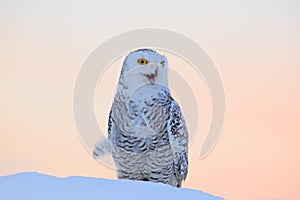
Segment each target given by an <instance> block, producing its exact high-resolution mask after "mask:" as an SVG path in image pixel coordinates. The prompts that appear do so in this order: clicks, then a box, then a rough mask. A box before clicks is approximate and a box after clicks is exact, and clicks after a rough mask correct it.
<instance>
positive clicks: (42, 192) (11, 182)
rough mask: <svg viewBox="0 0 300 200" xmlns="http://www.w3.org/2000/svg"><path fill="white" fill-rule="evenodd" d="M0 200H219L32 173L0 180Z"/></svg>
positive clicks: (137, 184) (154, 186)
mask: <svg viewBox="0 0 300 200" xmlns="http://www.w3.org/2000/svg"><path fill="white" fill-rule="evenodd" d="M0 199H1V200H21V199H22V200H27V199H28V200H47V199H51V200H60V199H63V200H68V199H70V200H77V199H82V200H91V199H99V200H100V199H103V200H111V199H114V200H118V199H126V200H127V199H128V200H136V199H139V200H153V199H155V200H160V199H165V200H167V199H172V200H176V199H180V200H186V199H187V200H193V199H197V200H221V199H223V198H220V197H215V196H212V195H210V194H207V193H204V192H201V191H197V190H191V189H185V188H175V187H172V186H169V185H165V184H161V183H151V182H142V181H130V180H107V179H101V178H89V177H79V176H72V177H67V178H58V177H54V176H49V175H45V174H39V173H34V172H25V173H19V174H15V175H9V176H2V177H0Z"/></svg>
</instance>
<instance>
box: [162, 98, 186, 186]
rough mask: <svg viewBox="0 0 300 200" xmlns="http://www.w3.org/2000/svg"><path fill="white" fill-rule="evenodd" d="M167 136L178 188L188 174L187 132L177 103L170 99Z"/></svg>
mask: <svg viewBox="0 0 300 200" xmlns="http://www.w3.org/2000/svg"><path fill="white" fill-rule="evenodd" d="M168 107H169V109H168V112H169V113H168V114H169V116H170V118H169V120H168V126H167V127H168V130H167V131H168V136H169V141H170V145H171V150H172V154H173V162H174V174H175V177H176V179H177V183H178V185H177V186H178V187H180V186H181V182H182V181H183V180H185V178H186V176H187V173H188V130H187V127H186V124H185V120H184V117H183V114H182V112H181V109H180V107H179V105H178V103H177V102H176V101H175V100H174V99H172V100H171V101H170V103H169V106H168Z"/></svg>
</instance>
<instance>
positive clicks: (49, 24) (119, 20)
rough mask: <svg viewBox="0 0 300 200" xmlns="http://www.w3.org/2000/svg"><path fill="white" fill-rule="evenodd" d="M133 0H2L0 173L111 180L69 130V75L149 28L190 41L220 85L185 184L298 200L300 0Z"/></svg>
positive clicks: (240, 195) (233, 195) (234, 195)
mask: <svg viewBox="0 0 300 200" xmlns="http://www.w3.org/2000/svg"><path fill="white" fill-rule="evenodd" d="M126 2H127V1H126ZM131 3H132V4H129V2H127V3H125V1H124V2H119V3H117V2H106V4H102V3H99V2H98V3H97V2H95V1H86V2H85V3H80V2H79V1H78V2H77V1H74V2H73V3H72V5H70V4H69V3H67V1H66V2H64V1H61V2H58V1H57V2H56V1H43V2H36V1H33V0H30V1H26V3H25V2H23V1H20V0H16V1H2V2H1V3H0V25H1V26H0V27H1V31H0V40H1V41H0V44H1V45H0V66H1V67H0V91H1V93H0V94H1V96H0V97H1V100H0V102H1V103H0V124H1V126H0V137H1V138H0V175H7V174H12V173H16V172H22V171H38V172H42V173H47V174H51V175H56V176H63V177H65V176H71V175H81V176H93V177H102V178H110V179H115V178H116V174H115V172H114V171H113V170H110V169H108V168H106V167H104V166H102V165H100V164H99V163H98V162H97V161H95V160H93V158H92V157H91V156H90V155H89V154H88V152H87V151H86V150H85V149H84V147H83V146H82V145H81V143H80V140H79V138H78V136H77V133H76V130H75V124H74V120H73V111H72V94H73V88H74V83H75V80H76V76H77V74H78V72H79V69H80V66H81V64H82V63H83V61H84V60H85V59H86V57H87V56H88V55H89V53H90V52H91V51H92V50H93V49H94V48H95V47H97V45H99V44H100V43H101V42H103V41H105V40H107V39H109V38H110V37H112V36H114V35H116V34H119V33H121V32H124V31H128V30H132V29H137V28H143V27H157V28H166V29H171V30H174V31H177V32H179V33H182V34H184V35H186V36H188V37H190V38H192V39H193V40H195V41H196V42H198V43H199V44H200V45H201V46H202V47H203V48H204V49H205V50H206V51H207V53H208V55H209V56H210V57H211V58H212V60H213V61H214V63H215V64H216V67H217V69H218V71H219V73H220V75H221V77H222V80H223V83H224V87H225V92H226V101H227V105H226V112H227V113H226V121H225V124H224V129H223V133H222V136H221V138H220V140H219V142H218V144H217V145H216V147H215V149H214V151H213V152H212V153H211V154H210V155H209V156H208V157H207V158H205V159H204V160H199V159H198V158H197V155H198V153H199V150H200V148H199V147H201V138H203V137H204V136H203V134H202V135H201V134H199V138H198V140H197V141H196V142H195V144H194V145H193V146H192V148H191V155H190V169H189V175H188V178H187V181H186V182H185V183H184V187H187V188H193V189H199V190H203V191H206V192H209V193H212V194H215V195H218V196H223V197H225V198H226V199H230V200H231V199H234V200H235V199H236V200H242V199H243V200H244V199H246V200H247V199H249V200H250V199H251V200H252V199H287V200H289V199H291V200H294V199H300V192H299V189H298V187H297V186H298V185H299V182H300V172H299V169H300V134H299V133H300V123H299V115H300V106H299V102H300V95H299V94H300V91H299V90H300V79H299V75H300V68H299V66H300V59H299V52H300V38H299V35H300V24H299V17H300V16H299V13H300V12H299V11H300V5H299V3H297V2H296V1H245V2H243V4H240V2H239V1H226V3H225V1H224V3H220V2H219V3H217V2H210V3H209V2H201V1H193V2H192V1H191V2H182V4H174V3H173V2H167V1H166V2H161V1H156V0H154V1H151V4H150V3H149V5H148V6H146V7H143V6H142V5H141V4H140V3H139V2H138V1H132V2H131ZM116 4H118V6H115V5H116ZM141 6H142V9H141ZM145 12H146V13H145ZM171 61H173V62H174V64H176V63H177V62H176V61H175V59H171ZM111 84H112V85H111V86H112V87H113V86H114V85H115V84H116V83H115V82H112V83H111ZM203 92H204V93H205V91H204V90H203ZM203 96H205V95H203ZM107 101H108V103H109V99H108V100H107ZM205 101H206V100H205ZM204 105H206V104H204ZM100 106H101V105H100ZM96 108H97V105H96ZM205 109H207V108H205ZM204 112H205V113H206V112H209V109H207V110H204ZM101 117H102V118H103V120H105V118H106V116H100V117H99V119H100V125H101V119H102V118H101ZM205 122H206V121H204V123H203V124H204V125H203V127H202V129H201V130H202V131H203V130H205V127H204V126H205Z"/></svg>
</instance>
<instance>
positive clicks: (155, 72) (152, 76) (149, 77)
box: [143, 68, 158, 85]
mask: <svg viewBox="0 0 300 200" xmlns="http://www.w3.org/2000/svg"><path fill="white" fill-rule="evenodd" d="M143 75H144V76H145V77H147V78H148V80H149V81H150V83H151V84H152V85H153V84H154V83H155V78H156V77H157V75H158V69H157V68H156V69H155V71H154V73H150V74H143Z"/></svg>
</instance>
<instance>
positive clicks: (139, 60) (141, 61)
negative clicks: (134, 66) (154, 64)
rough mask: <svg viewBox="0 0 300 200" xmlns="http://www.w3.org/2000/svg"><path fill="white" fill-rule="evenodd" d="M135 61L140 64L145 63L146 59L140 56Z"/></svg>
mask: <svg viewBox="0 0 300 200" xmlns="http://www.w3.org/2000/svg"><path fill="white" fill-rule="evenodd" d="M137 62H138V63H139V64H140V65H146V64H147V63H148V61H147V60H146V59H145V58H140V59H138V60H137Z"/></svg>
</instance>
